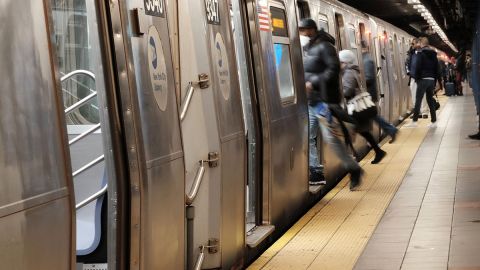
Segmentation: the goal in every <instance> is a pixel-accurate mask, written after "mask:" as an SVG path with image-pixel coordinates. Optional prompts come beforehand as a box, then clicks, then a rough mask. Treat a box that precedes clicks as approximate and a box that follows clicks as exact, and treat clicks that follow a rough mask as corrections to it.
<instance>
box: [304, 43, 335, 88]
mask: <svg viewBox="0 0 480 270" xmlns="http://www.w3.org/2000/svg"><path fill="white" fill-rule="evenodd" d="M320 46H321V48H320V51H321V54H320V55H319V57H320V58H321V61H323V63H324V66H325V68H324V70H323V72H320V73H318V76H315V77H316V78H315V79H314V81H311V83H312V84H313V85H314V86H315V88H317V89H320V84H321V83H322V82H324V83H325V82H329V81H332V80H338V74H339V73H340V61H339V60H338V56H337V51H336V50H335V47H333V45H330V44H321V45H320Z"/></svg>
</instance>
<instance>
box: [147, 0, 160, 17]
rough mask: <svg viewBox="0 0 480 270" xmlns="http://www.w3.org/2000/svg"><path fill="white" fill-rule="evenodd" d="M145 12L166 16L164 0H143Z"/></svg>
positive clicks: (151, 14)
mask: <svg viewBox="0 0 480 270" xmlns="http://www.w3.org/2000/svg"><path fill="white" fill-rule="evenodd" d="M143 5H144V7H145V14H147V15H150V16H156V17H162V18H165V2H164V0H143Z"/></svg>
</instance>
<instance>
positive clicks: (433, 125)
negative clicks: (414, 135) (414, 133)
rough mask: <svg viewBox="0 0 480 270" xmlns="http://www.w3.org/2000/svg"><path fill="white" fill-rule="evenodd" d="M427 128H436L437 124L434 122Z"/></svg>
mask: <svg viewBox="0 0 480 270" xmlns="http://www.w3.org/2000/svg"><path fill="white" fill-rule="evenodd" d="M428 127H429V128H436V127H437V122H434V123H430V124H429V125H428Z"/></svg>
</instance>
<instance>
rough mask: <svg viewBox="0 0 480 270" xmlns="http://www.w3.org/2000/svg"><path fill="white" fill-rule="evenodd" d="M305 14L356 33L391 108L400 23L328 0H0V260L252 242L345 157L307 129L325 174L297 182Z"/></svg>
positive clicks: (400, 91) (158, 263) (53, 260)
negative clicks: (301, 27) (300, 24)
mask: <svg viewBox="0 0 480 270" xmlns="http://www.w3.org/2000/svg"><path fill="white" fill-rule="evenodd" d="M303 17H311V18H313V19H314V20H315V21H317V23H318V24H319V25H320V26H322V27H323V28H325V30H326V31H328V32H329V33H330V34H332V36H335V37H336V39H337V48H338V49H352V50H354V51H356V52H357V55H358V59H359V60H360V61H359V62H361V59H362V52H361V45H360V41H361V40H366V41H368V44H369V48H370V49H369V53H370V54H371V55H372V58H373V59H375V61H376V63H377V66H378V67H379V69H378V72H377V81H378V90H379V92H380V94H381V96H382V99H381V101H380V108H381V114H382V115H383V116H384V118H385V119H387V120H389V121H391V122H394V123H398V122H399V121H401V120H402V119H403V117H405V115H406V114H407V113H408V112H409V110H410V109H411V101H410V92H409V89H408V85H407V82H408V78H407V76H406V74H405V71H404V68H403V63H404V61H405V58H406V51H407V49H408V44H410V40H411V38H412V37H411V36H409V35H408V34H407V33H405V32H404V31H402V30H400V29H398V28H396V27H394V26H392V25H390V24H388V23H386V22H384V21H381V20H379V19H377V18H375V17H372V16H369V15H366V14H364V13H361V12H359V11H357V10H355V9H352V8H350V7H348V6H346V5H344V4H341V3H339V2H337V1H333V0H332V1H330V0H328V1H318V0H308V1H307V0H305V1H294V0H110V1H95V0H43V1H15V0H5V1H2V2H1V3H0V21H1V23H2V26H3V27H2V28H0V29H1V32H0V33H1V35H2V37H4V39H3V40H2V41H1V42H0V56H1V58H2V61H0V83H1V88H0V93H1V94H2V98H1V99H0V128H1V129H0V232H1V233H0V265H1V266H2V269H3V268H5V269H21V270H23V269H39V270H43V269H107V268H108V269H218V268H221V269H241V268H244V267H246V266H247V265H248V264H249V263H250V262H251V261H252V260H253V259H254V258H256V257H258V256H259V255H260V254H261V252H262V251H264V250H265V249H266V247H268V245H270V244H271V243H272V242H273V241H274V240H275V239H276V238H278V237H279V236H280V235H281V234H282V233H283V232H284V231H285V230H286V229H288V227H289V226H291V225H292V224H293V223H294V222H295V221H296V220H297V219H298V218H299V217H300V216H301V215H302V214H303V213H304V212H305V211H306V210H307V209H308V207H309V206H311V205H312V203H315V202H316V201H318V200H319V199H320V198H321V197H322V196H323V195H324V194H325V193H326V191H328V190H329V189H330V188H331V187H333V186H334V185H335V184H336V183H337V182H338V180H339V179H340V178H341V177H342V176H343V175H344V174H345V172H344V171H343V169H342V166H341V164H340V162H339V161H338V160H337V159H336V157H335V156H334V154H333V153H332V152H331V150H330V149H329V148H328V146H326V145H323V143H322V141H321V138H319V141H318V144H319V146H320V147H319V149H320V151H319V152H320V156H321V157H322V160H323V162H324V164H325V173H326V176H327V180H328V181H327V185H326V186H325V187H324V188H323V189H318V188H314V187H310V186H309V184H308V134H309V130H308V109H307V98H306V93H305V83H304V73H303V65H302V49H301V46H300V42H299V34H298V28H297V24H298V20H299V19H301V18H303ZM362 73H363V70H362ZM375 134H376V137H377V138H378V139H380V138H382V136H383V135H382V134H381V132H380V130H379V129H378V128H377V127H376V129H375ZM355 147H356V148H357V150H358V152H359V153H361V154H366V152H367V151H368V146H367V145H366V143H365V141H363V140H362V139H358V140H357V141H356V143H355Z"/></svg>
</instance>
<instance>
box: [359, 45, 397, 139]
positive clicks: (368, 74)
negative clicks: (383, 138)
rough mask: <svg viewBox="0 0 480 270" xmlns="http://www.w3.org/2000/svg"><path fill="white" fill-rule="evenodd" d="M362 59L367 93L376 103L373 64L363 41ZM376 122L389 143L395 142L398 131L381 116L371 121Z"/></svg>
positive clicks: (375, 81)
mask: <svg viewBox="0 0 480 270" xmlns="http://www.w3.org/2000/svg"><path fill="white" fill-rule="evenodd" d="M361 43H362V59H363V69H364V70H365V80H366V84H367V91H368V93H369V94H370V96H371V97H372V101H373V102H375V103H378V91H377V78H376V70H377V68H376V67H375V62H374V61H373V59H372V57H371V56H370V53H369V51H368V44H367V42H366V41H365V40H362V42H361ZM373 120H374V121H375V122H377V124H378V126H379V127H380V128H381V129H382V130H383V131H384V132H385V133H386V134H388V135H389V136H390V138H391V140H390V143H393V142H394V141H395V138H396V137H397V132H398V129H397V128H396V127H395V126H394V125H392V124H390V123H388V122H387V121H386V120H385V119H383V117H382V116H380V115H378V114H377V116H375V118H374V119H373Z"/></svg>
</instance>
